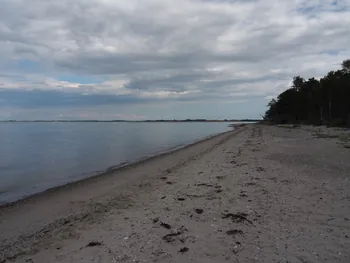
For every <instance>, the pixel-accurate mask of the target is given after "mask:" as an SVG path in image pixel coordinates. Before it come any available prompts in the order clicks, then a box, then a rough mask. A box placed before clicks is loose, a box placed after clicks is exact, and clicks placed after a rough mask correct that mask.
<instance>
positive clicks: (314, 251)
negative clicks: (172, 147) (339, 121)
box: [0, 125, 350, 263]
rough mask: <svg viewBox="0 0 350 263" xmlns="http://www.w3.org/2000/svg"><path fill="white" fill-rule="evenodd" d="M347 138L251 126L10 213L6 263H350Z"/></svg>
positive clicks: (3, 238)
mask: <svg viewBox="0 0 350 263" xmlns="http://www.w3.org/2000/svg"><path fill="white" fill-rule="evenodd" d="M347 136H348V131H345V130H344V131H343V130H330V129H326V128H311V127H300V128H292V127H275V126H263V125H246V126H245V127H239V128H238V129H237V130H235V131H232V132H228V133H225V134H221V135H219V136H216V137H214V138H211V139H208V140H205V141H202V142H199V143H196V144H194V145H192V146H189V147H186V148H184V149H181V150H178V151H175V152H173V153H169V154H165V155H162V156H159V157H156V158H152V159H150V160H147V161H144V162H141V163H138V164H135V165H131V166H129V167H127V168H123V169H120V170H117V171H111V172H109V173H106V174H104V175H101V176H97V177H94V178H91V179H88V180H84V181H81V182H78V183H74V184H70V185H67V186H64V187H60V188H56V189H53V190H51V191H48V192H46V193H43V194H40V195H37V196H34V197H32V198H28V199H25V200H23V201H19V202H17V203H15V204H13V205H11V206H7V207H2V208H1V209H0V262H1V263H2V262H45V263H46V262H84V263H85V262H183V263H184V262H344V263H345V262H350V252H349V249H348V248H349V247H350V239H349V236H350V192H349V189H350V181H349V179H350V149H349V148H348V144H347V143H348V141H347V138H348V137H347ZM349 138H350V137H349Z"/></svg>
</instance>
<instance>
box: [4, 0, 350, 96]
mask: <svg viewBox="0 0 350 263" xmlns="http://www.w3.org/2000/svg"><path fill="white" fill-rule="evenodd" d="M1 7H2V8H1V9H0V56H1V58H2V59H1V62H0V69H1V70H2V71H3V72H5V73H6V74H5V75H4V76H2V77H1V76H0V83H1V85H2V87H3V88H26V89H30V88H40V89H59V90H63V91H66V92H72V91H74V92H81V93H84V94H86V93H103V94H113V95H132V96H136V97H139V98H152V97H153V98H155V99H163V98H170V99H175V100H176V99H186V100H201V99H202V100H210V99H212V100H222V101H224V100H226V99H232V97H235V96H236V97H238V99H241V98H242V97H243V98H247V99H249V98H251V97H261V98H270V97H271V96H273V95H275V94H277V93H278V92H279V91H280V90H281V89H283V88H286V87H287V85H288V84H289V82H290V79H291V78H292V77H293V75H296V74H301V75H305V76H306V77H311V76H322V74H325V73H326V72H327V71H328V70H330V69H336V68H338V67H339V66H338V64H340V62H341V61H342V60H343V59H345V58H347V57H350V51H349V48H348V47H349V43H350V0H338V1H334V0H333V1H331V0H322V1H321V0H319V1H317V0H312V1H310V0H308V1H305V0H295V1H291V0H281V1H273V0H255V1H253V0H252V1H233V0H232V1H229V0H226V1H222V0H177V1H173V0H142V1H140V0H128V1H125V0H71V1H68V0H60V1H58V0H31V1H28V0H2V1H1ZM23 59H28V60H32V61H35V62H36V63H37V64H38V65H41V66H42V67H44V68H45V72H42V70H38V71H37V72H35V74H34V73H28V72H26V71H25V70H23V69H21V68H20V67H18V65H17V66H16V65H15V64H16V62H18V61H21V60H23ZM8 65H12V66H11V67H9V66H8ZM63 73H65V74H66V73H69V74H73V75H74V74H75V75H77V76H79V75H88V76H99V77H100V76H103V77H105V78H106V79H107V80H104V81H102V82H101V83H98V84H96V83H94V84H82V83H79V81H76V82H73V81H72V82H69V81H62V80H60V78H59V76H60V74H63ZM18 75H22V76H21V77H20V79H19V78H18Z"/></svg>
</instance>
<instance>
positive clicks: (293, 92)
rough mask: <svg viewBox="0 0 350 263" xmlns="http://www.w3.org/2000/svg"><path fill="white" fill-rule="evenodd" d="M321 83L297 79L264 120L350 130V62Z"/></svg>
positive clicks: (274, 103)
mask: <svg viewBox="0 0 350 263" xmlns="http://www.w3.org/2000/svg"><path fill="white" fill-rule="evenodd" d="M341 66H342V68H341V69H339V70H337V71H330V72H328V74H327V75H326V76H324V77H323V78H321V79H320V80H317V79H315V78H310V79H308V80H305V79H304V78H302V77H301V76H296V77H294V78H293V84H292V87H291V88H289V89H288V90H286V91H284V92H282V93H281V94H280V95H279V96H278V97H277V99H272V100H271V101H270V103H269V104H268V110H267V111H266V113H265V116H264V119H265V120H268V121H271V122H273V123H276V124H288V123H290V124H313V125H330V126H346V127H350V59H348V60H344V61H343V63H342V64H341Z"/></svg>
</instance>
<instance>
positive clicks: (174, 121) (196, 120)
mask: <svg viewBox="0 0 350 263" xmlns="http://www.w3.org/2000/svg"><path fill="white" fill-rule="evenodd" d="M259 121H261V120H260V119H243V120H226V119H225V120H202V119H186V120H142V121H132V120H2V121H1V120H0V123H1V122H137V123H145V122H146V123H150V122H151V123H154V122H170V123H178V122H259Z"/></svg>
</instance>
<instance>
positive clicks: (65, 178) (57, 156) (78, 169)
mask: <svg viewBox="0 0 350 263" xmlns="http://www.w3.org/2000/svg"><path fill="white" fill-rule="evenodd" d="M230 129H232V128H230V127H229V123H223V122H211V123H209V122H206V123H205V122H181V123H180V122H178V123H169V122H159V123H158V122H151V123H147V122H1V123H0V205H2V204H6V203H10V202H14V201H17V200H19V199H22V198H24V197H27V196H30V195H33V194H37V193H40V192H43V191H45V190H47V189H50V188H53V187H56V186H60V185H64V184H67V183H70V182H74V181H78V180H81V179H84V178H87V177H91V176H95V175H97V174H99V173H102V172H104V171H106V170H108V169H109V168H115V167H118V166H124V165H127V164H130V163H133V162H136V161H138V160H141V159H144V158H148V157H151V156H154V155H158V154H161V153H165V152H168V151H172V150H174V149H177V148H181V147H183V146H185V145H187V144H190V143H193V142H196V141H198V140H201V139H204V138H206V137H209V136H212V135H216V134H219V133H222V132H225V131H228V130H230Z"/></svg>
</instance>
